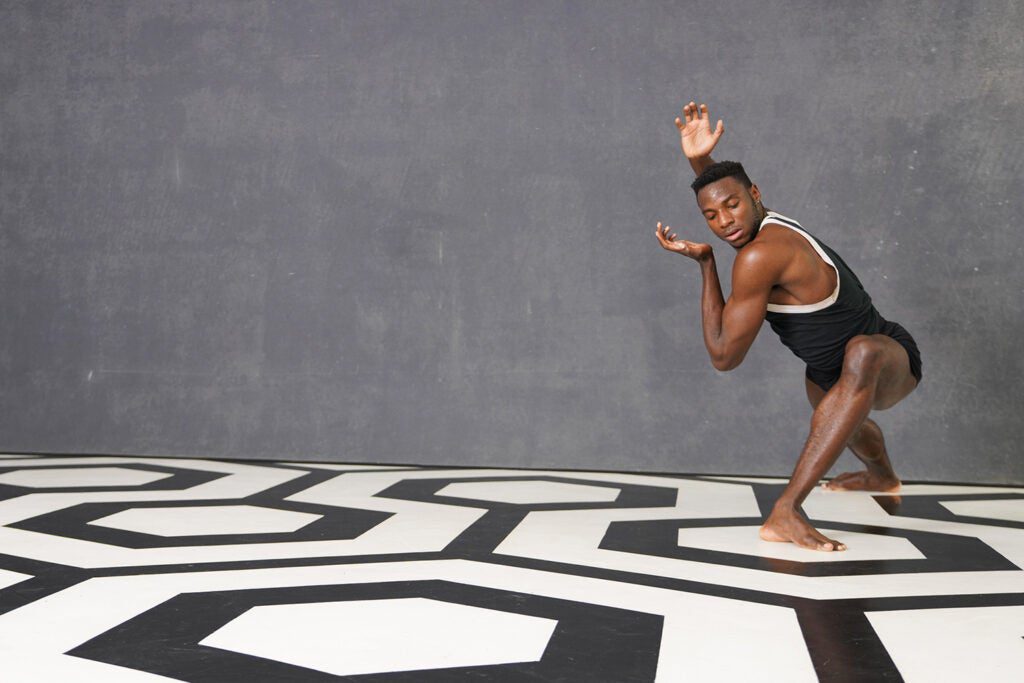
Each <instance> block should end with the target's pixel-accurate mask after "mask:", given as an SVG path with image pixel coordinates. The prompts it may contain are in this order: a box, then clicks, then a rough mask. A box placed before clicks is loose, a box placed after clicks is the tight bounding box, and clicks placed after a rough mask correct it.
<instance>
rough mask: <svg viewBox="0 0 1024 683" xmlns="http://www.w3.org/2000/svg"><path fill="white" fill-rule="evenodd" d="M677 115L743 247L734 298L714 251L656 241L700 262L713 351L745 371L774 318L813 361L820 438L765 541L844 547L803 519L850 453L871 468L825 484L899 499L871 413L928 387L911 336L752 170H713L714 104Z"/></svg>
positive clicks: (699, 170)
mask: <svg viewBox="0 0 1024 683" xmlns="http://www.w3.org/2000/svg"><path fill="white" fill-rule="evenodd" d="M683 117H684V120H680V119H679V118H676V120H675V122H676V127H677V128H679V131H680V138H681V142H682V147H683V153H684V154H685V155H686V157H687V159H688V160H689V161H690V165H691V166H692V167H693V170H694V172H695V173H696V174H697V179H696V180H694V182H693V184H692V186H691V187H692V188H693V190H694V191H695V192H696V195H697V204H698V205H699V206H700V210H701V211H702V212H703V214H704V218H705V220H706V221H707V224H708V227H709V228H710V229H711V232H713V233H714V234H715V235H716V236H717V237H719V238H721V239H723V240H725V241H726V242H728V243H729V244H730V246H732V248H733V249H735V251H736V259H735V262H734V264H733V270H732V294H731V295H730V296H729V300H728V301H725V300H724V298H723V296H722V288H721V285H720V284H719V280H718V269H717V267H716V265H715V254H714V251H713V250H712V247H711V245H710V244H702V243H696V242H690V241H687V240H683V239H677V238H676V235H675V234H673V233H672V229H671V228H670V227H669V226H667V225H665V226H662V224H661V223H660V222H659V223H658V226H657V236H658V241H659V242H660V243H661V246H662V247H664V248H665V249H668V250H669V251H673V252H676V253H678V254H682V255H684V256H687V257H689V258H692V259H693V260H695V261H697V263H699V264H700V268H701V274H702V276H703V280H704V283H703V292H702V294H701V314H702V318H703V327H704V344H705V346H706V347H707V350H708V353H709V354H710V356H711V363H712V364H713V365H714V366H715V368H716V369H718V370H723V371H724V370H732V369H733V368H735V367H736V366H738V365H739V364H740V363H741V362H742V361H743V358H744V356H746V353H747V350H748V349H749V348H750V345H751V344H752V343H753V341H754V337H756V336H757V332H758V330H759V329H760V328H761V324H762V322H763V321H764V320H765V319H767V320H768V322H769V323H770V325H771V327H772V329H773V330H774V331H775V332H776V333H777V334H778V335H779V337H780V339H781V341H782V343H783V344H785V345H786V346H787V347H789V348H790V349H791V350H792V351H793V353H795V354H796V355H797V356H798V357H799V358H801V359H802V360H804V361H805V362H806V363H807V369H806V372H805V379H804V382H805V385H806V388H807V398H808V399H809V400H810V402H811V406H812V407H813V408H814V414H813V417H812V418H811V431H810V436H808V438H807V442H806V444H805V445H804V448H803V452H802V453H801V454H800V458H799V459H798V460H797V464H796V468H795V469H794V471H793V475H792V476H791V477H790V480H789V484H788V485H787V486H786V489H785V491H784V492H783V493H782V495H781V496H780V497H779V499H778V501H777V502H776V503H775V505H774V507H773V509H772V512H771V514H769V516H768V518H767V519H766V520H765V522H764V524H763V525H762V526H761V530H760V536H761V538H763V539H764V540H766V541H782V542H792V543H795V544H797V545H798V546H800V547H803V548H810V549H815V550H822V551H833V550H845V549H846V546H845V545H844V544H842V543H839V542H837V541H835V540H833V539H830V538H826V537H825V536H824V535H823V534H821V533H820V532H818V530H817V529H815V528H814V527H813V526H811V524H810V523H809V522H808V521H807V519H806V518H805V517H804V516H803V514H802V513H801V511H800V506H801V504H802V503H803V501H804V499H805V498H806V497H807V495H808V494H809V493H810V492H811V489H812V488H814V487H815V486H816V485H817V483H818V481H820V480H821V478H822V477H823V476H824V475H825V473H826V472H828V470H829V468H830V467H832V465H833V464H834V463H835V461H836V459H837V458H838V457H839V455H840V454H841V453H842V451H843V449H844V448H845V447H846V446H849V447H850V449H851V450H852V451H853V453H854V454H855V455H856V456H857V457H858V458H859V459H860V460H861V461H862V462H863V463H864V465H865V466H866V469H865V470H864V471H862V472H848V473H845V474H841V475H840V476H838V477H836V478H835V479H833V480H831V481H830V482H829V483H827V484H826V485H825V486H826V488H828V489H831V490H851V491H852V490H857V491H889V492H891V491H898V490H899V487H900V481H899V479H898V478H897V477H896V473H895V472H894V471H893V469H892V465H891V463H890V462H889V456H888V454H887V453H886V450H885V441H884V439H883V437H882V431H881V430H880V429H879V428H878V425H877V424H875V422H874V421H872V420H871V419H870V418H868V413H870V412H871V410H872V409H874V410H886V409H888V408H891V407H892V406H894V405H896V404H897V403H899V402H900V401H902V400H903V399H904V398H906V397H907V395H908V394H910V392H912V391H913V390H914V389H915V388H916V387H917V384H918V382H919V381H920V380H921V357H920V353H919V352H918V349H917V344H916V343H915V342H914V339H913V337H911V336H910V334H909V333H908V332H907V331H906V330H905V329H903V328H902V327H901V326H900V325H899V324H897V323H894V322H889V321H886V320H885V319H884V318H882V316H881V315H879V313H878V311H877V310H876V309H875V307H874V305H872V303H871V297H870V296H868V294H867V292H865V291H864V288H863V287H862V286H861V283H860V280H859V279H858V278H857V276H856V275H854V273H853V271H852V270H850V268H849V267H848V266H847V265H846V263H844V262H843V260H842V259H841V258H840V257H839V255H838V254H836V252H835V251H833V250H832V249H830V248H829V247H828V246H827V245H825V244H824V243H823V242H821V241H820V240H818V239H816V238H814V237H813V236H811V235H810V234H809V233H807V231H806V230H804V229H803V228H802V227H801V226H800V224H799V223H797V222H796V221H794V220H792V219H790V218H787V217H785V216H783V215H781V214H778V213H776V212H774V211H770V210H768V209H766V208H765V207H764V206H763V205H762V203H761V192H760V190H759V189H758V187H757V185H755V184H753V183H751V182H750V179H749V178H748V177H747V175H746V173H745V172H744V170H743V167H742V166H741V165H740V164H738V163H736V162H731V161H723V162H719V163H715V162H714V161H713V160H712V159H711V156H710V155H711V151H712V150H713V149H714V147H715V145H716V144H717V143H718V140H719V138H721V136H722V132H723V130H724V128H723V125H722V122H721V121H719V122H718V125H717V126H716V128H715V130H714V131H713V132H712V130H711V125H710V120H709V118H708V108H707V105H705V104H702V105H700V107H699V108H698V107H697V105H696V104H694V103H693V102H690V103H689V104H688V105H686V106H685V107H683Z"/></svg>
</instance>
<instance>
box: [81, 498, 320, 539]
mask: <svg viewBox="0 0 1024 683" xmlns="http://www.w3.org/2000/svg"><path fill="white" fill-rule="evenodd" d="M321 517H322V515H313V514H310V513H308V512H294V511H292V510H274V509H272V508H265V507H260V506H258V505H196V506H190V507H183V506H178V507H141V508H129V509H127V510H122V511H121V512H116V513H114V514H112V515H108V516H106V517H101V518H100V519H95V520H93V521H91V522H89V524H95V525H97V526H105V527H109V528H111V529H123V530H124V531H134V532H136V533H140V534H152V535H154V536H223V535H230V534H260V533H264V534H266V533H271V534H272V533H286V532H289V531H298V530H299V529H301V528H302V527H304V526H306V525H307V524H312V523H313V522H315V521H316V520H318V519H320V518H321Z"/></svg>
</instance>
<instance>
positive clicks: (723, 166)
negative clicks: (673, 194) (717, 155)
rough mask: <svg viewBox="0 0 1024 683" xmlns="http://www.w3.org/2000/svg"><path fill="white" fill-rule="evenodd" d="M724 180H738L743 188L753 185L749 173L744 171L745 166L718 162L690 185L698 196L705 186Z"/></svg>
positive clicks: (730, 162) (734, 162)
mask: <svg viewBox="0 0 1024 683" xmlns="http://www.w3.org/2000/svg"><path fill="white" fill-rule="evenodd" d="M722 178H735V179H736V180H738V181H740V182H741V183H743V187H746V188H749V187H750V186H751V185H753V183H751V182H750V178H748V177H747V172H746V171H744V170H743V164H741V163H740V162H738V161H716V162H715V163H713V164H711V165H710V166H708V167H707V168H705V169H704V170H703V171H702V172H701V174H700V175H699V176H697V178H696V180H694V181H693V182H692V183H690V187H692V188H693V193H694V194H697V193H698V192H700V188H702V187H704V186H705V185H710V184H711V183H713V182H715V181H716V180H721V179H722Z"/></svg>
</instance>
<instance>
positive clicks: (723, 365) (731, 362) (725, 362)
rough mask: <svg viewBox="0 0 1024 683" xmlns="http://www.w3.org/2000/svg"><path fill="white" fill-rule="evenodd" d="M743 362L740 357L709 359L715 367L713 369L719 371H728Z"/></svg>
mask: <svg viewBox="0 0 1024 683" xmlns="http://www.w3.org/2000/svg"><path fill="white" fill-rule="evenodd" d="M742 362H743V359H742V358H728V357H723V358H713V359H711V365H713V366H714V367H715V370H718V371H719V372H729V371H730V370H735V369H736V368H737V367H739V364H740V363H742Z"/></svg>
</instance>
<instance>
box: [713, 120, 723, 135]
mask: <svg viewBox="0 0 1024 683" xmlns="http://www.w3.org/2000/svg"><path fill="white" fill-rule="evenodd" d="M724 132H725V124H724V123H722V119H718V125H717V126H715V140H718V138H720V137H722V133H724Z"/></svg>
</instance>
